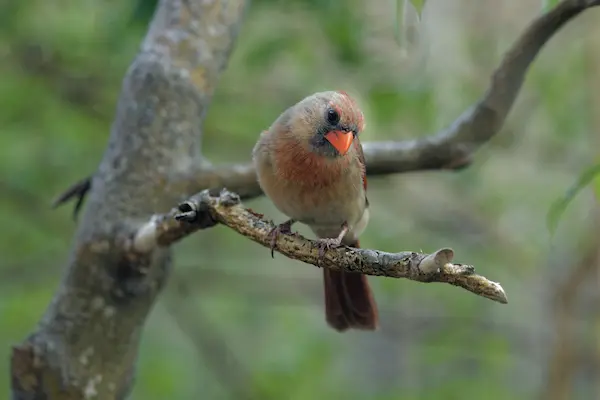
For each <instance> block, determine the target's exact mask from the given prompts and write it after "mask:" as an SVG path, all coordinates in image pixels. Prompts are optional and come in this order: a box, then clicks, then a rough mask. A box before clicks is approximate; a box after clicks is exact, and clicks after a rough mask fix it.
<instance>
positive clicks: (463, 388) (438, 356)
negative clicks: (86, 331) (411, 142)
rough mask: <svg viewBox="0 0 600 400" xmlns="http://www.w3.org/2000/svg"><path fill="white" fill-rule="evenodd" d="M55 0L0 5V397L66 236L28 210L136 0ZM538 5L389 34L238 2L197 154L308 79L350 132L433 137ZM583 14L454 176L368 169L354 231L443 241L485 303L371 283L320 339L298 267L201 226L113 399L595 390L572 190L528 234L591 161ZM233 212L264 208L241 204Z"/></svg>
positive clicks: (582, 221)
mask: <svg viewBox="0 0 600 400" xmlns="http://www.w3.org/2000/svg"><path fill="white" fill-rule="evenodd" d="M58 3H59V4H57V3H56V2H48V1H45V0H29V1H27V2H25V1H16V0H7V2H5V3H4V4H3V6H2V12H0V35H1V36H0V59H1V60H2V62H1V63H0V129H1V131H2V134H1V135H0V171H1V174H0V193H1V194H2V195H1V196H0V202H1V207H0V218H1V220H2V223H1V224H0V360H3V361H2V362H0V393H8V390H9V371H8V359H9V352H10V346H11V345H12V344H16V343H18V342H19V341H21V340H22V339H23V338H24V337H25V336H26V335H27V334H28V332H30V331H31V330H32V329H33V328H34V327H35V324H36V322H37V321H38V319H39V318H40V316H41V315H42V313H43V311H44V309H45V307H46V305H47V304H48V302H49V300H50V299H51V297H52V294H53V292H54V291H55V289H56V288H57V285H58V282H59V279H60V275H61V272H62V268H63V265H64V264H65V261H66V258H67V255H68V252H69V248H70V244H71V241H72V235H73V233H74V230H75V222H73V220H72V219H71V209H70V207H65V208H62V209H59V210H56V211H53V210H51V209H50V202H51V200H52V199H53V198H54V197H55V196H56V195H57V194H58V193H59V192H61V191H62V190H63V189H64V188H66V187H67V186H68V185H70V184H71V183H72V182H74V181H76V180H78V179H79V178H81V177H82V176H84V175H87V174H88V173H91V172H93V171H94V170H95V168H96V167H97V165H98V163H99V161H100V158H101V155H102V153H103V151H104V147H105V145H106V142H107V138H108V132H109V128H110V125H111V122H112V118H113V115H114V111H115V107H116V100H117V97H118V95H119V90H120V85H121V81H122V78H123V76H124V74H125V72H126V69H127V68H128V65H129V63H130V62H131V61H132V60H133V57H134V56H135V54H136V52H137V50H138V46H139V44H140V41H141V39H142V38H143V35H144V34H145V31H146V26H147V23H148V21H149V19H150V18H151V17H152V12H153V7H154V3H153V2H152V1H144V0H123V1H120V2H115V1H113V2H99V1H90V0H87V1H74V0H63V1H60V2H58ZM540 12H541V7H540V1H539V0H526V1H525V0H507V1H504V2H498V1H491V0H480V1H478V2H472V1H467V0H451V1H449V0H428V1H427V5H426V8H425V10H424V14H423V19H422V21H421V24H420V25H419V27H418V30H417V32H418V38H419V42H417V44H413V45H412V46H406V43H405V42H403V41H402V40H400V41H399V40H398V34H400V35H401V36H402V35H405V34H406V30H405V29H403V27H402V26H399V21H401V20H402V19H401V18H398V17H397V12H396V4H395V2H394V1H392V0H389V1H385V2H366V1H359V0H348V1H344V2H342V1H339V0H327V1H321V0H319V1H317V0H310V1H301V0H293V1H283V0H281V1H274V0H258V1H255V2H254V3H253V4H252V6H251V9H250V12H249V14H248V16H247V19H246V22H245V24H244V26H243V29H242V32H241V34H240V38H239V40H238V43H237V46H236V49H235V51H234V53H233V56H232V58H231V60H230V62H229V66H228V69H227V71H226V72H225V73H224V74H223V76H222V78H221V83H220V86H219V88H218V91H217V93H216V96H215V98H214V102H213V104H212V106H211V108H210V110H209V113H208V117H207V120H206V124H205V127H204V131H205V133H204V142H203V151H204V154H205V155H206V156H208V157H209V158H210V159H211V161H213V162H220V163H225V162H245V161H248V160H249V159H250V152H251V149H252V147H253V145H254V142H255V139H256V136H257V135H258V134H259V132H260V131H261V130H263V129H265V128H267V127H268V126H269V124H270V123H271V122H272V121H273V120H274V119H275V118H276V117H277V116H278V115H279V113H280V112H281V111H283V110H284V109H285V108H287V107H288V106H289V105H291V104H293V103H295V102H296V101H298V100H300V99H301V98H303V97H304V96H306V95H308V94H310V93H312V92H314V91H321V90H329V89H344V90H347V91H348V92H350V93H351V94H353V95H354V96H355V97H356V98H357V99H358V101H359V103H360V104H361V105H362V106H363V109H364V112H365V114H366V120H367V129H366V131H365V133H364V136H363V141H370V140H382V139H398V140H402V139H408V138H414V137H419V136H424V135H427V134H430V133H433V132H435V131H436V130H438V129H440V128H443V127H444V126H446V125H447V124H448V123H450V122H451V121H452V120H453V119H454V118H455V117H456V116H457V115H458V114H459V113H460V112H461V111H462V110H463V109H464V108H465V107H466V106H468V105H469V104H470V103H471V102H473V101H474V100H475V99H476V98H477V97H478V96H479V95H480V94H481V93H482V92H483V91H484V90H485V88H486V85H487V82H488V78H489V76H490V73H491V72H492V70H493V68H494V67H495V65H496V64H497V63H498V61H499V60H500V58H501V56H502V54H503V52H504V51H505V50H506V49H507V48H508V46H509V45H510V44H511V43H512V42H513V40H514V39H515V38H516V37H517V35H518V33H519V32H521V31H522V29H523V28H524V27H525V26H526V24H527V23H528V22H529V21H530V20H531V19H533V18H534V17H535V16H536V15H538V14H539V13H540ZM599 21H600V14H599V13H598V12H597V11H595V10H594V11H590V12H587V13H585V14H584V15H583V16H581V17H579V18H577V19H576V20H575V21H573V22H572V23H570V24H569V25H568V26H567V27H566V28H565V29H563V30H562V31H561V32H560V33H559V34H558V35H557V36H556V37H555V38H554V39H553V40H552V41H551V43H550V44H549V45H548V46H547V47H546V48H545V49H544V51H543V53H542V54H541V56H540V57H539V58H538V60H537V61H536V62H535V64H534V67H533V68H532V70H531V71H530V74H529V75H528V78H527V81H526V83H525V86H524V89H523V91H522V93H521V95H520V97H519V99H518V102H517V104H516V105H515V107H514V108H513V111H512V112H511V114H510V116H509V119H508V121H507V123H506V125H505V127H504V129H503V131H502V132H501V134H499V135H498V136H497V137H495V138H494V139H493V140H492V141H491V142H490V143H489V144H487V145H486V146H485V147H484V148H482V149H481V150H480V151H479V152H477V153H476V156H475V161H474V164H473V165H472V166H471V167H470V168H469V169H467V170H464V171H462V172H459V173H451V172H426V173H411V174H404V175H396V176H390V177H384V178H373V179H371V180H370V181H369V190H370V194H369V198H370V202H371V204H372V217H371V223H370V225H369V227H368V229H367V231H366V233H365V235H364V238H363V239H362V240H361V244H363V245H364V246H366V247H372V248H378V249H381V250H386V251H401V250H415V251H418V250H420V249H422V250H423V251H425V252H431V251H434V250H436V249H438V248H441V247H452V248H453V249H454V250H455V252H456V261H457V262H463V263H470V264H474V265H475V267H476V268H477V270H478V271H479V272H480V273H482V274H484V275H485V276H487V277H489V278H490V279H492V280H496V281H499V282H501V283H502V285H503V286H504V288H505V290H506V291H507V293H508V297H509V304H508V305H500V304H497V303H493V302H491V301H489V300H486V299H483V298H480V297H477V296H474V295H472V294H470V293H468V292H466V291H463V290H461V289H458V288H455V287H452V286H450V285H441V284H429V285H423V284H419V283H416V282H411V281H408V280H395V279H385V278H373V277H371V278H370V282H371V284H372V286H373V288H374V291H375V294H376V298H377V301H378V304H379V308H380V318H381V328H380V330H379V331H377V332H376V333H364V332H349V333H345V334H342V335H340V334H338V333H336V332H334V331H333V330H331V329H329V328H328V327H327V326H326V324H325V321H324V312H323V298H322V282H321V277H322V274H321V272H320V271H319V270H317V269H315V268H314V267H311V266H307V265H303V264H301V263H299V262H295V261H291V260H288V259H285V258H284V257H283V256H280V255H279V256H278V255H276V258H275V260H272V259H271V258H270V254H269V251H268V250H266V249H265V248H262V247H260V246H258V245H255V244H253V243H251V242H250V241H248V240H245V239H243V238H241V237H240V236H238V235H237V234H235V233H233V232H232V231H230V230H227V229H226V228H223V227H216V228H214V229H211V230H208V231H203V232H200V233H198V234H195V235H193V236H192V237H190V238H188V239H186V240H185V241H184V242H183V243H182V244H181V245H179V246H178V248H177V252H176V261H175V268H174V270H173V273H172V276H171V279H170V281H169V285H168V287H167V288H166V290H165V292H164V293H163V295H162V296H161V298H160V300H159V302H158V303H157V304H156V306H155V308H154V310H153V312H152V314H151V316H150V318H149V320H148V322H147V325H146V328H145V332H144V337H143V343H142V348H141V352H140V359H139V369H138V379H137V384H136V386H135V390H134V393H133V396H132V398H133V399H136V400H140V399H144V400H153V399H198V398H205V399H221V398H243V397H244V396H250V397H251V398H261V399H313V398H314V399H325V398H327V399H329V398H330V399H342V398H343V399H377V400H380V399H381V400H388V399H397V400H404V399H407V400H408V399H423V400H425V399H445V400H448V399H507V398H510V399H534V398H543V399H551V398H557V399H558V398H569V399H596V398H600V379H599V378H598V377H599V376H600V340H599V338H600V308H599V304H600V290H599V287H600V277H599V274H598V265H599V263H598V254H597V253H598V248H599V244H600V229H599V227H598V225H599V221H600V218H598V213H597V211H598V210H597V208H598V207H597V199H596V198H595V197H594V194H593V191H592V190H591V189H586V190H585V191H583V192H582V193H581V194H580V195H578V196H577V197H576V198H575V200H574V201H573V202H572V203H571V205H570V206H569V208H568V209H567V211H566V213H565V214H564V216H563V219H562V220H561V223H560V225H559V227H558V230H557V232H556V234H555V236H554V237H553V238H551V237H550V235H549V232H548V229H547V227H546V213H547V212H548V209H549V207H550V205H551V204H552V202H553V201H554V200H556V199H557V198H559V197H560V196H562V195H563V194H564V192H565V191H566V190H567V188H568V187H569V185H571V184H572V183H573V182H574V181H575V180H576V179H577V177H578V175H579V174H580V173H581V171H582V170H584V169H585V168H587V167H588V166H589V165H591V164H593V163H594V162H595V161H597V160H598V156H599V155H600V154H599V153H600V151H599V150H598V149H599V148H600V140H599V138H598V130H599V128H600V40H599V39H598V38H600V24H599ZM402 37H403V36H402ZM403 43H404V44H403ZM413 43H414V42H413ZM233 143H234V144H235V145H232V144H233ZM225 144H227V145H225ZM248 206H250V207H252V208H253V209H255V210H257V211H260V212H264V213H265V214H267V216H269V217H272V218H273V219H275V220H276V221H281V220H283V218H284V217H283V216H282V215H281V214H279V213H278V212H277V211H276V210H275V209H274V207H273V206H272V205H271V203H270V202H269V201H268V200H266V199H264V198H261V199H257V200H253V201H251V202H248ZM301 232H304V233H307V230H306V229H304V228H302V229H301ZM560 393H562V394H564V393H568V396H567V397H560V396H561V395H560ZM0 397H3V396H2V395H0Z"/></svg>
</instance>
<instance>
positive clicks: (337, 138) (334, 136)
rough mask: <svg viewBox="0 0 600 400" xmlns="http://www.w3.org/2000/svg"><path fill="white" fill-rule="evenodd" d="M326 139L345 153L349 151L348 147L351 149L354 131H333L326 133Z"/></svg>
mask: <svg viewBox="0 0 600 400" xmlns="http://www.w3.org/2000/svg"><path fill="white" fill-rule="evenodd" d="M325 139H327V141H328V142H329V143H331V144H332V145H333V147H335V148H336V150H337V151H339V152H340V154H341V155H344V154H346V153H347V152H348V149H350V146H351V145H352V141H353V140H354V135H353V134H352V132H345V131H331V132H329V133H327V134H326V135H325Z"/></svg>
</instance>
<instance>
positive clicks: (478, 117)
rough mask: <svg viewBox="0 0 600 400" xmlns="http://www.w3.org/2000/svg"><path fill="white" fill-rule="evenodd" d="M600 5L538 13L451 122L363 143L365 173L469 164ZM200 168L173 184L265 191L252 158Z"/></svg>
mask: <svg viewBox="0 0 600 400" xmlns="http://www.w3.org/2000/svg"><path fill="white" fill-rule="evenodd" d="M598 5H600V0H563V1H562V2H561V3H559V4H558V5H557V6H556V7H555V8H554V9H552V10H551V11H549V12H548V13H545V14H542V15H540V16H539V17H537V18H536V19H535V20H534V21H533V22H532V23H531V24H530V25H529V26H528V27H527V29H525V31H524V32H523V33H522V34H521V36H520V37H519V38H518V39H517V41H515V43H514V44H513V45H512V47H511V48H510V49H509V50H508V51H507V52H506V54H505V55H504V57H503V59H502V61H501V62H500V65H499V66H498V67H497V68H496V70H495V71H494V73H493V75H492V77H491V80H490V85H489V87H488V88H487V90H486V91H485V93H484V95H483V96H482V97H481V98H480V99H479V100H478V101H477V102H476V103H475V104H473V105H472V106H470V107H469V108H467V109H466V110H465V111H464V112H463V113H462V114H461V115H460V116H459V117H458V118H457V119H456V120H455V121H454V122H452V123H451V124H450V125H449V126H448V127H447V128H445V129H443V130H441V131H440V132H437V133H435V134H433V135H431V136H427V137H424V138H418V139H413V140H406V141H381V142H366V143H364V144H363V148H364V153H365V159H366V162H367V174H368V175H369V176H375V175H387V174H393V173H403V172H412V171H423V170H439V169H447V170H459V169H462V168H465V167H467V166H469V164H470V163H471V158H472V155H473V153H474V152H475V151H476V150H477V149H478V148H480V147H481V146H483V145H484V144H485V143H487V142H488V141H489V140H490V139H491V138H492V137H493V136H494V135H496V134H497V133H498V132H499V131H500V130H501V128H502V126H503V125H504V121H505V120H506V117H507V115H508V113H509V112H510V110H511V108H512V106H513V104H514V102H515V100H516V98H517V95H518V94H519V91H520V90H521V86H522V84H523V81H524V79H525V74H526V73H527V71H528V69H529V66H530V65H531V63H532V62H533V60H534V59H535V58H536V56H537V55H538V53H539V52H540V50H541V49H542V47H543V46H544V45H545V44H546V42H547V41H548V40H549V39H550V38H551V37H552V36H553V35H554V34H555V33H556V32H558V31H559V30H560V28H562V27H563V26H564V25H565V24H566V23H567V22H568V21H570V20H571V19H572V18H574V17H576V16H577V15H579V13H581V12H582V11H584V10H586V9H587V8H591V7H595V6H598ZM198 169H199V170H198ZM198 169H193V170H190V171H187V173H185V174H183V175H182V176H180V177H179V179H178V180H177V181H176V182H172V184H173V187H172V189H173V190H175V191H176V192H177V193H196V192H199V191H201V190H204V189H207V188H223V187H226V188H228V189H229V190H231V191H233V192H236V193H238V194H239V195H240V196H241V197H242V199H249V198H253V197H257V196H260V195H262V190H261V189H260V187H259V186H258V183H257V182H256V176H255V172H254V166H253V165H252V164H240V165H232V166H221V167H216V168H210V169H204V168H198ZM88 179H89V178H88ZM78 184H79V188H84V189H85V185H82V183H81V182H79V183H78ZM76 186H77V184H76V185H75V187H76ZM73 188H74V187H71V188H69V189H68V190H67V191H66V192H65V194H63V195H61V196H60V197H59V198H58V200H57V201H56V205H58V204H62V203H64V202H66V201H68V200H69V199H71V198H73V197H77V198H80V197H82V194H83V195H85V190H84V191H83V192H81V191H79V192H73ZM69 191H70V192H71V193H70V195H69Z"/></svg>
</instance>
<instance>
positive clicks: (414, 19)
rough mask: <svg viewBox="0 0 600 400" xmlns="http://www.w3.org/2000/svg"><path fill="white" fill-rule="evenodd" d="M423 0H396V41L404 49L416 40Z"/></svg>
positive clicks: (423, 4)
mask: <svg viewBox="0 0 600 400" xmlns="http://www.w3.org/2000/svg"><path fill="white" fill-rule="evenodd" d="M424 6H425V0H396V31H395V36H396V41H397V42H398V44H399V45H400V47H401V48H402V49H403V50H405V51H406V49H407V48H408V47H410V46H412V45H413V44H415V43H416V42H417V40H418V34H419V24H420V22H421V12H422V10H423V7H424Z"/></svg>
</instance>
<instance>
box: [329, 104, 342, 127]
mask: <svg viewBox="0 0 600 400" xmlns="http://www.w3.org/2000/svg"><path fill="white" fill-rule="evenodd" d="M327 122H329V123H330V124H331V125H337V124H338V122H340V114H339V113H338V112H337V111H335V110H334V109H333V108H330V109H328V110H327Z"/></svg>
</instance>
